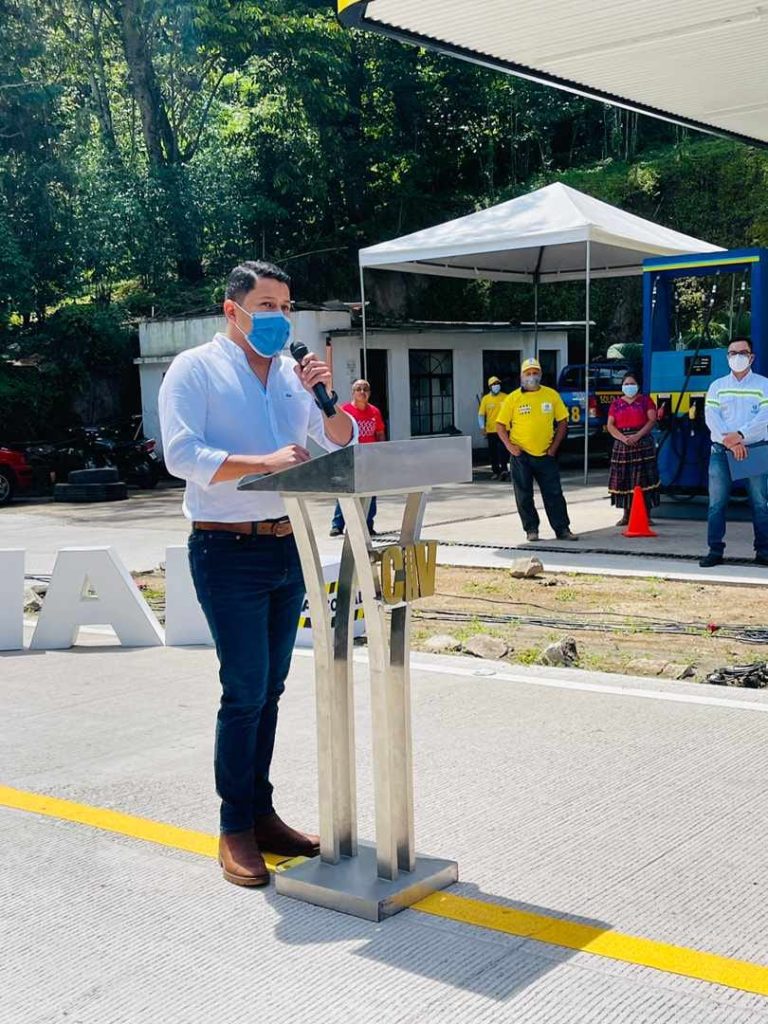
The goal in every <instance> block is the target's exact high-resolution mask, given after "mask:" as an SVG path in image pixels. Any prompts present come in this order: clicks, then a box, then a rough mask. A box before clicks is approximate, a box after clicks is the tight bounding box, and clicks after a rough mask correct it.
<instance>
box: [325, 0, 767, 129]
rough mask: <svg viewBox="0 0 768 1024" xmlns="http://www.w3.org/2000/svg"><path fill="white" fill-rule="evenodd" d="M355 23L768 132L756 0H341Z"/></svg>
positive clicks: (527, 72) (563, 84) (662, 110)
mask: <svg viewBox="0 0 768 1024" xmlns="http://www.w3.org/2000/svg"><path fill="white" fill-rule="evenodd" d="M338 9H339V16H340V18H341V20H342V21H343V22H344V23H345V24H350V25H359V26H361V27H365V28H370V29H373V30H374V31H378V32H381V33H384V34H387V35H393V36H395V37H396V38H399V39H402V40H404V41H407V42H412V43H416V44H418V45H422V46H427V47H431V48H433V49H438V50H441V51H444V52H447V53H450V54H453V55H454V56H458V57H463V58H464V59H466V60H470V61H474V62H476V63H480V64H485V65H487V66H490V67H495V68H500V69H502V70H505V71H508V72H510V73H512V74H516V75H519V76H522V77H524V78H529V79H532V80H533V81H538V82H546V83H548V84H551V85H555V86H558V87H560V88H562V89H567V90H569V91H571V92H575V93H579V94H580V95H584V96H590V97H593V98H595V99H601V100H606V101H608V102H610V103H614V104H618V105H620V106H624V107H627V108H629V109H630V110H639V111H642V112H644V113H647V114H652V115H654V116H657V117H663V118H666V119H668V120H672V121H677V122H678V123H680V124H685V125H690V126H691V127H694V128H700V129H703V130H704V131H712V132H716V133H718V134H723V135H728V136H731V137H734V138H739V139H741V140H743V141H746V142H757V143H759V144H761V145H763V144H765V143H766V142H768V59H766V55H768V7H766V6H763V5H760V4H759V3H756V2H755V0H645V2H644V3H627V0H581V2H579V3H563V0H514V2H512V0H482V3H477V2H476V0H338Z"/></svg>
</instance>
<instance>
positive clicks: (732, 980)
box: [0, 786, 768, 996]
mask: <svg viewBox="0 0 768 1024" xmlns="http://www.w3.org/2000/svg"><path fill="white" fill-rule="evenodd" d="M0 806H3V807H10V808H13V809H15V810H19V811H28V812H30V813H32V814H42V815H46V816H47V817H50V818H57V819H59V820H62V821H73V822H76V823H77V824H80V825H89V826H90V827H91V828H97V829H101V830H102V831H105V832H114V833H116V834H118V835H123V836H129V837H130V838H132V839H143V840H145V841H146V842H150V843H158V844H160V845H161V846H168V847H171V848H172V849H176V850H184V851H186V852H187V853H197V854H200V855H201V856H203V857H216V848H217V837H216V836H212V835H208V834H207V833H205V832H194V831H192V830H191V829H185V828H178V827H176V826H175V825H165V824H163V823H162V822H159V821H151V820H150V819H148V818H139V817H137V816H135V815H132V814H121V813H120V812H119V811H110V810H107V809H105V808H101V807H90V806H88V805H87V804H78V803H74V802H73V801H71V800H60V799H59V798H58V797H52V796H43V795H41V794H39V793H28V792H25V791H24V790H19V789H12V788H11V787H9V786H0ZM264 859H265V860H266V862H267V866H268V867H269V869H270V870H271V871H275V870H284V869H285V868H286V867H288V866H290V859H289V858H286V857H278V856H274V855H273V854H265V857H264ZM300 859H301V858H298V859H297V861H298V860H300ZM411 910H415V911H417V912H419V913H422V914H432V915H434V916H436V917H443V918H448V919H449V920H451V921H458V922H461V923H462V924H467V925H472V926H474V927H476V928H487V929H488V930H490V931H496V932H503V933H504V934H506V935H515V936H518V937H520V938H527V939H531V940H533V941H536V942H545V943H548V944H550V945H553V946H563V947H565V948H566V949H573V950H579V951H581V952H583V953H592V954H594V955H595V956H602V957H606V958H608V959H610V960H620V961H623V962H624V963H630V964H638V965H639V966H642V967H650V968H653V969H654V970H657V971H664V972H666V973H668V974H680V975H683V976H684V977H686V978H696V979H698V980H699V981H708V982H711V983H713V984H716V985H724V986H726V987H728V988H734V989H740V990H741V991H744V992H754V993H756V994H757V995H761V996H768V966H764V965H762V964H754V963H750V962H749V961H746V960H735V959H733V958H731V957H727V956H718V955H717V954H715V953H706V952H702V951H700V950H697V949H688V948H687V947H685V946H672V945H670V944H668V943H665V942H656V941H654V940H653V939H644V938H640V937H638V936H636V935H624V934H622V933H621V932H615V931H612V930H611V929H608V928H602V927H600V926H596V925H588V924H581V923H579V922H577V921H563V920H561V919H559V918H554V917H548V916H547V915H545V914H533V913H530V912H528V911H524V910H516V909H515V908H513V907H503V906H498V905H497V904H494V903H484V902H483V901H482V900H474V899H470V898H469V897H466V896H456V895H454V894H453V893H450V892H438V893H433V894H432V895H431V896H427V897H425V898H424V899H423V900H420V901H419V902H418V903H414V904H413V906H412V907H411Z"/></svg>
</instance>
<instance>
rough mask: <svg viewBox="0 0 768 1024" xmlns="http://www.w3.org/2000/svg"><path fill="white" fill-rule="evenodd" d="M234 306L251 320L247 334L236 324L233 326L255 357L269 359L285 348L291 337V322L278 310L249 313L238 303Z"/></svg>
mask: <svg viewBox="0 0 768 1024" xmlns="http://www.w3.org/2000/svg"><path fill="white" fill-rule="evenodd" d="M235 305H236V306H237V308H238V309H241V310H242V311H243V313H245V314H246V316H249V317H250V318H251V329H250V331H248V333H247V334H246V333H245V331H243V330H242V329H241V328H240V327H239V326H238V325H237V324H236V325H235V326H236V327H237V329H238V331H240V333H241V334H242V336H243V337H244V338H245V340H246V341H247V342H248V344H249V345H250V346H251V348H252V349H253V351H254V352H256V354H257V355H260V356H264V358H265V359H271V358H272V356H276V355H277V353H278V352H280V351H281V350H282V349H284V348H285V346H286V344H287V342H288V339H289V338H290V337H291V321H290V320H289V319H288V317H287V316H286V315H285V314H284V313H281V312H280V311H279V310H277V311H274V312H273V311H272V310H268V311H267V312H265V313H249V312H248V310H247V309H243V307H242V306H241V305H240V303H239V302H236V303H235Z"/></svg>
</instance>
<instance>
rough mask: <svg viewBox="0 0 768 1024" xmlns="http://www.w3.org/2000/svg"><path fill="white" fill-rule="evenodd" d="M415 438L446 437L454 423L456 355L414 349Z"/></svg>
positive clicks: (411, 352)
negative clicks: (428, 435) (425, 435)
mask: <svg viewBox="0 0 768 1024" xmlns="http://www.w3.org/2000/svg"><path fill="white" fill-rule="evenodd" d="M409 361H410V373H411V435H412V436H413V437H419V436H421V435H424V434H442V433H445V431H447V430H448V428H449V427H452V426H453V425H454V422H453V352H452V351H451V350H450V349H445V350H437V349H411V350H410V352H409Z"/></svg>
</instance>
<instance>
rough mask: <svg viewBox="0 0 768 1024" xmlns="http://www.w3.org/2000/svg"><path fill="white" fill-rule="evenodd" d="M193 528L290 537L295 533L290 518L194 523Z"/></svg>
mask: <svg viewBox="0 0 768 1024" xmlns="http://www.w3.org/2000/svg"><path fill="white" fill-rule="evenodd" d="M192 529H193V530H225V531H226V532H227V533H244V534H246V535H247V536H249V537H250V536H252V535H253V534H254V533H255V534H257V535H258V536H260V537H290V535H291V534H292V533H293V527H292V526H291V523H290V520H289V519H285V518H284V519H262V520H261V521H260V522H256V523H202V522H194V523H192Z"/></svg>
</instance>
